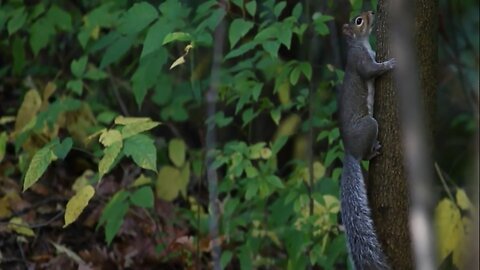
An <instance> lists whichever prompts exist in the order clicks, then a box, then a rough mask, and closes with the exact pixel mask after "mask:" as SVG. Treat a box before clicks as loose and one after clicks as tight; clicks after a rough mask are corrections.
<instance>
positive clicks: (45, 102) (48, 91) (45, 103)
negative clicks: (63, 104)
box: [42, 82, 57, 109]
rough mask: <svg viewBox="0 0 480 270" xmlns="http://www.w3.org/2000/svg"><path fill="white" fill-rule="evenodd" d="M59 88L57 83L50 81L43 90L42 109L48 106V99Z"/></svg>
mask: <svg viewBox="0 0 480 270" xmlns="http://www.w3.org/2000/svg"><path fill="white" fill-rule="evenodd" d="M56 90H57V85H56V84H55V83H54V82H48V83H47V85H46V86H45V89H44V90H43V101H42V109H44V108H46V107H47V106H48V99H49V98H50V97H51V96H52V95H53V93H55V91H56Z"/></svg>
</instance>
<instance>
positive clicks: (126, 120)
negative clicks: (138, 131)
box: [114, 115, 152, 126]
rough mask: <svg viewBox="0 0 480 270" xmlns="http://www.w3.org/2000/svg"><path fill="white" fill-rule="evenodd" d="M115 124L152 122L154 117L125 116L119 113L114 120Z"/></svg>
mask: <svg viewBox="0 0 480 270" xmlns="http://www.w3.org/2000/svg"><path fill="white" fill-rule="evenodd" d="M114 122H115V124H117V125H124V126H125V125H130V124H138V123H143V122H152V119H150V118H149V117H125V116H123V115H119V116H117V117H116V118H115V120H114Z"/></svg>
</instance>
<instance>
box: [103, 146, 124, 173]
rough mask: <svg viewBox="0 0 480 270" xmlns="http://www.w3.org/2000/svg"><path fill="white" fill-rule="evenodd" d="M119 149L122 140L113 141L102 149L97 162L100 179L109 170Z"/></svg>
mask: <svg viewBox="0 0 480 270" xmlns="http://www.w3.org/2000/svg"><path fill="white" fill-rule="evenodd" d="M120 150H122V141H117V142H114V143H112V144H111V145H109V146H108V147H107V148H105V150H103V153H104V155H103V157H102V159H101V160H100V162H99V163H98V174H99V178H100V179H102V177H103V176H104V175H105V174H106V173H107V172H108V171H109V170H110V168H111V166H112V165H113V163H114V162H115V159H116V158H117V156H118V154H120Z"/></svg>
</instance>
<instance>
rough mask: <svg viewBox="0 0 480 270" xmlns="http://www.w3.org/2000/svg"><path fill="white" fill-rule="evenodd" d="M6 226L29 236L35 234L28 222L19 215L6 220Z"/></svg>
mask: <svg viewBox="0 0 480 270" xmlns="http://www.w3.org/2000/svg"><path fill="white" fill-rule="evenodd" d="M7 228H8V229H10V230H13V231H15V232H16V233H18V234H21V235H24V236H29V237H34V236H35V232H33V230H32V229H30V227H29V226H28V224H27V223H26V222H25V221H23V219H22V218H21V217H13V218H11V219H10V221H9V222H8V226H7Z"/></svg>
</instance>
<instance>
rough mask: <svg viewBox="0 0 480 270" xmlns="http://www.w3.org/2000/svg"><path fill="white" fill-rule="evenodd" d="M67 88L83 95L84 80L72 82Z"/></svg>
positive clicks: (69, 82)
mask: <svg viewBox="0 0 480 270" xmlns="http://www.w3.org/2000/svg"><path fill="white" fill-rule="evenodd" d="M67 88H68V89H70V90H72V91H73V93H75V94H77V95H81V94H82V92H83V81H82V79H76V80H70V81H68V83H67Z"/></svg>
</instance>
